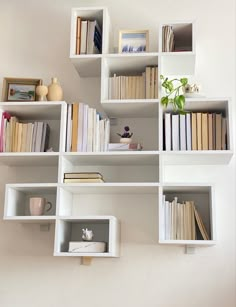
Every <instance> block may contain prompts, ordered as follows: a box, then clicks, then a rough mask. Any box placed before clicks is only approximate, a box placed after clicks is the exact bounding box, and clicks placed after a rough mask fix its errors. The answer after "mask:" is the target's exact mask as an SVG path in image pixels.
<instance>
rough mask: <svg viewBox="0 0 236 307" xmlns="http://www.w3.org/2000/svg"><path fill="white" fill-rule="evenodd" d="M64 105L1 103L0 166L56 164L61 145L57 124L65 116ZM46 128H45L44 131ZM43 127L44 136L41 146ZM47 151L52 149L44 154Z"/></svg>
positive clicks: (63, 103) (60, 133)
mask: <svg viewBox="0 0 236 307" xmlns="http://www.w3.org/2000/svg"><path fill="white" fill-rule="evenodd" d="M65 106H66V104H65V102H43V103H42V102H38V101H37V102H31V103H29V102H1V103H0V112H1V121H2V123H3V126H4V128H3V130H2V131H1V139H2V145H1V146H2V148H1V150H2V152H1V153H0V164H4V165H16V166H20V165H38V166H42V165H47V166H49V165H57V164H58V156H59V151H60V146H62V144H63V143H64V140H63V135H64V132H63V130H62V129H61V125H62V121H63V118H64V116H65V113H64V112H65V109H64V108H65ZM4 114H7V116H8V117H9V118H10V119H9V121H8V122H7V121H6V119H4V118H3V116H4ZM4 117H5V116H4ZM35 123H37V128H36V126H35ZM38 123H40V124H41V127H42V129H41V133H38V132H40V131H39V128H38V127H39V124H38ZM44 125H45V126H44ZM46 125H47V126H48V128H49V129H48V132H46ZM35 128H36V129H35ZM44 128H45V132H46V134H45V139H44V140H45V143H44V144H45V145H44V146H43V145H42V144H43V135H44V130H43V129H44ZM34 130H35V135H34ZM37 133H38V134H37ZM33 140H34V146H35V147H34V148H33V145H32V144H33ZM7 143H8V145H7ZM36 143H38V144H39V146H36ZM46 143H47V145H46ZM4 144H5V145H4ZM46 147H47V148H46ZM49 148H52V152H44V150H45V149H49ZM24 157H27V159H24Z"/></svg>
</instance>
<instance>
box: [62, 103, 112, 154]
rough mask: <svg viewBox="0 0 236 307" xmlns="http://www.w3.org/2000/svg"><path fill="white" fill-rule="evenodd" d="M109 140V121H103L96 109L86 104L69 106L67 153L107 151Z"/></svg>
mask: <svg viewBox="0 0 236 307" xmlns="http://www.w3.org/2000/svg"><path fill="white" fill-rule="evenodd" d="M109 139H110V120H109V119H107V118H105V119H102V118H101V116H100V114H99V113H98V112H97V111H96V109H94V108H90V107H89V106H88V105H87V104H85V103H82V102H80V103H73V104H68V105H67V129H66V148H65V150H66V151H67V152H70V151H76V152H91V151H96V152H100V151H107V148H108V143H109Z"/></svg>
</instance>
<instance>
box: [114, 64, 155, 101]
mask: <svg viewBox="0 0 236 307" xmlns="http://www.w3.org/2000/svg"><path fill="white" fill-rule="evenodd" d="M157 81H158V67H157V66H147V67H146V69H145V72H143V73H142V75H135V76H117V75H116V74H114V75H113V77H109V90H108V99H157V98H158V86H157Z"/></svg>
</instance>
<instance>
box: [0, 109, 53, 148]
mask: <svg viewBox="0 0 236 307" xmlns="http://www.w3.org/2000/svg"><path fill="white" fill-rule="evenodd" d="M49 134H50V128H49V125H48V124H47V123H45V122H33V123H21V122H19V120H18V118H17V117H15V116H11V114H10V113H8V112H3V111H2V110H0V152H44V151H46V150H47V149H48V146H49Z"/></svg>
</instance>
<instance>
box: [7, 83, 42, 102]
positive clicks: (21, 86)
mask: <svg viewBox="0 0 236 307" xmlns="http://www.w3.org/2000/svg"><path fill="white" fill-rule="evenodd" d="M41 83H42V80H41V79H26V78H4V79H3V90H2V101H35V100H36V98H37V97H36V87H37V85H40V84H41Z"/></svg>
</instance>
